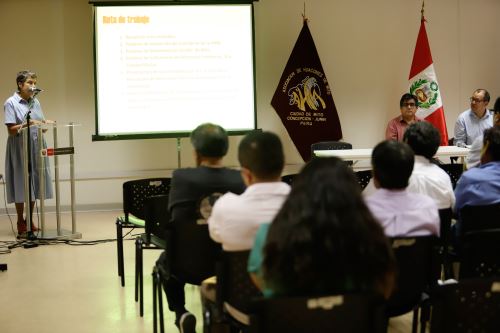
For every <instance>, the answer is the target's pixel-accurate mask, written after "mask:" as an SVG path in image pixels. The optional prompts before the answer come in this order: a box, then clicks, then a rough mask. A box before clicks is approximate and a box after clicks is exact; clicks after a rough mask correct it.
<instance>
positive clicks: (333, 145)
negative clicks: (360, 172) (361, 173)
mask: <svg viewBox="0 0 500 333" xmlns="http://www.w3.org/2000/svg"><path fill="white" fill-rule="evenodd" d="M340 149H352V144H350V143H347V142H342V141H322V142H316V143H313V144H312V145H311V158H313V157H314V151H315V150H340ZM346 162H347V163H348V164H350V165H352V161H346Z"/></svg>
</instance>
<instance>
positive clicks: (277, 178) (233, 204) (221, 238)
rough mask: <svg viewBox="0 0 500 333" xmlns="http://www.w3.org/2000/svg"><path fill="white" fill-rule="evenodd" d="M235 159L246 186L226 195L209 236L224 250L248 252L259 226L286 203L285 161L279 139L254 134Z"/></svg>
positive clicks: (217, 207)
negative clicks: (282, 174) (239, 191)
mask: <svg viewBox="0 0 500 333" xmlns="http://www.w3.org/2000/svg"><path fill="white" fill-rule="evenodd" d="M238 159H239V162H240V164H241V176H242V177H243V181H244V182H245V184H246V185H247V189H246V190H245V192H243V194H241V195H237V194H233V193H226V194H225V195H223V196H222V197H221V198H219V200H217V202H216V203H215V205H214V207H213V210H212V215H211V216H210V218H209V219H208V228H209V231H210V237H212V239H213V240H214V241H216V242H219V243H221V244H222V248H223V249H224V250H225V251H242V250H250V249H251V248H252V245H253V241H254V238H255V233H256V232H257V229H258V228H259V226H260V225H261V224H262V223H269V222H271V220H272V219H273V218H274V216H275V215H276V213H277V212H278V210H279V209H280V208H281V205H282V204H283V202H284V201H285V199H286V197H287V196H288V193H289V192H290V186H289V185H288V184H286V183H284V182H282V181H281V172H282V171H283V167H284V163H285V158H284V154H283V147H282V144H281V141H280V139H279V137H278V136H277V135H276V134H274V133H271V132H261V131H253V132H251V133H249V134H247V135H246V136H245V137H244V138H243V140H242V141H241V142H240V145H239V148H238Z"/></svg>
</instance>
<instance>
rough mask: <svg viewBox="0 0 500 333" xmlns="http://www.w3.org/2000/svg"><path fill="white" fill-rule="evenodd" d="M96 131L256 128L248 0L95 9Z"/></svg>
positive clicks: (142, 131)
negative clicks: (216, 126) (243, 0)
mask: <svg viewBox="0 0 500 333" xmlns="http://www.w3.org/2000/svg"><path fill="white" fill-rule="evenodd" d="M95 24H96V26H95V29H96V30H95V38H96V45H95V47H96V59H95V61H96V64H95V65H96V91H97V95H96V98H97V103H96V104H97V131H96V134H97V135H98V136H115V135H118V136H119V135H127V134H154V133H174V134H175V133H179V132H189V131H191V130H192V129H193V128H195V127H196V126H197V125H199V124H201V123H203V122H214V123H217V124H220V125H222V126H223V127H224V128H226V129H227V130H235V131H241V130H248V129H254V126H255V107H254V68H253V37H252V31H253V27H252V7H251V5H250V4H249V5H166V6H126V7H122V6H109V7H96V8H95Z"/></svg>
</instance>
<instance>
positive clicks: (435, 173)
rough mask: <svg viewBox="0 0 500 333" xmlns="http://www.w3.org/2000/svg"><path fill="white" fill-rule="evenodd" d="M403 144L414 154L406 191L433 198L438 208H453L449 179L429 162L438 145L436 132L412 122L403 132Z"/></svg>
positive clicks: (438, 138) (424, 124) (429, 124)
mask: <svg viewBox="0 0 500 333" xmlns="http://www.w3.org/2000/svg"><path fill="white" fill-rule="evenodd" d="M403 142H405V143H407V144H408V145H409V146H410V148H411V150H413V153H414V154H415V164H414V165H413V172H412V174H411V177H410V181H409V185H408V187H407V190H408V191H409V192H413V193H422V194H426V195H428V196H429V197H431V198H433V199H434V201H435V202H436V204H437V206H438V208H439V209H445V208H453V206H454V204H455V193H453V185H452V184H451V179H450V176H449V175H448V174H447V173H446V172H445V171H444V170H443V169H441V168H440V167H439V166H437V165H436V164H434V163H432V162H431V160H432V157H433V156H434V155H435V154H436V152H437V150H438V148H439V143H440V142H441V136H440V135H439V131H438V130H437V129H436V128H435V127H434V126H433V125H432V124H431V123H429V122H426V121H422V122H419V123H414V124H412V125H410V126H409V127H408V129H407V130H406V132H405V134H404V137H403Z"/></svg>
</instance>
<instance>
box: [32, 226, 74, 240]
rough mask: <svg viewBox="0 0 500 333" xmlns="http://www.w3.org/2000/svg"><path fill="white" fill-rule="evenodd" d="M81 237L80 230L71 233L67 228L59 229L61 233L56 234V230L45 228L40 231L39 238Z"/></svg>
mask: <svg viewBox="0 0 500 333" xmlns="http://www.w3.org/2000/svg"><path fill="white" fill-rule="evenodd" d="M80 238H82V233H81V232H75V233H72V232H71V231H69V230H65V229H61V233H60V234H58V233H57V230H46V231H44V232H42V233H41V236H40V238H39V239H62V240H64V239H80Z"/></svg>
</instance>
